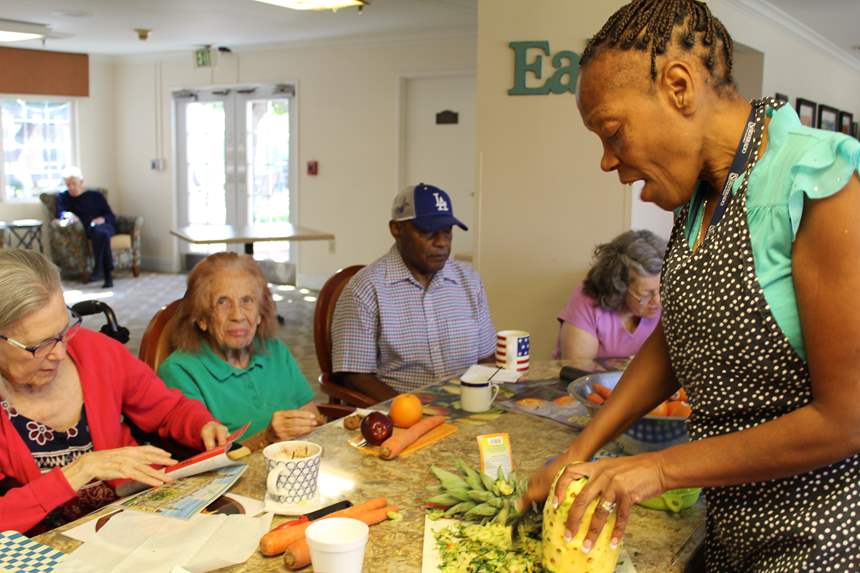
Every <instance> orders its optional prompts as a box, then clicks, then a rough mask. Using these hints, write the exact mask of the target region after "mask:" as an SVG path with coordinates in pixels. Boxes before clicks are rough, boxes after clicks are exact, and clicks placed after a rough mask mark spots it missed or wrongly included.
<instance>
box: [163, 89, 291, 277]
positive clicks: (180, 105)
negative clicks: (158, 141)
mask: <svg viewBox="0 0 860 573" xmlns="http://www.w3.org/2000/svg"><path fill="white" fill-rule="evenodd" d="M293 93H294V92H293V89H292V86H286V85H277V86H265V87H260V86H257V87H236V88H217V89H209V90H184V91H180V92H176V93H175V94H174V100H175V105H176V126H177V129H176V152H177V178H178V190H179V193H178V200H179V204H178V215H179V217H178V219H179V224H180V226H184V225H225V224H227V225H238V226H241V225H245V224H254V223H275V222H292V221H293V219H294V216H295V208H294V206H295V201H294V198H295V193H294V189H295V186H294V185H293V184H292V181H293V169H292V157H293V147H294V146H293V139H294V138H293V132H294V129H293V126H294V125H295V123H294V119H295V118H294V113H293V110H292V107H293V101H294V100H293ZM233 248H234V250H237V251H240V252H241V251H242V245H235V246H234V247H233ZM224 249H225V245H190V246H188V249H187V250H188V252H196V253H210V252H215V251H219V250H224ZM254 256H255V258H258V259H273V260H276V261H283V262H286V261H290V260H292V258H293V257H292V256H291V252H290V243H276V242H261V243H257V244H256V245H255V247H254Z"/></svg>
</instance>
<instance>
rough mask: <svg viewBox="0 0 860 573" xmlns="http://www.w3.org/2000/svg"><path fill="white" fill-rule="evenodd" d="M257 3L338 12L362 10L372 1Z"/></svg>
mask: <svg viewBox="0 0 860 573" xmlns="http://www.w3.org/2000/svg"><path fill="white" fill-rule="evenodd" d="M257 2H262V3H264V4H273V5H275V6H281V7H282V8H292V9H293V10H338V9H339V8H349V7H352V6H358V7H359V8H362V7H363V6H366V5H368V4H370V0H257Z"/></svg>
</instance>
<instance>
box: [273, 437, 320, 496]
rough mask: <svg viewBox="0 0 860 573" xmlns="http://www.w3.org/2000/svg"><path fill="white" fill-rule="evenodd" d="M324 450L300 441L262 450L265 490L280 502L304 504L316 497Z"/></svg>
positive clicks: (277, 444) (283, 443)
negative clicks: (264, 466)
mask: <svg viewBox="0 0 860 573" xmlns="http://www.w3.org/2000/svg"><path fill="white" fill-rule="evenodd" d="M321 456H322V447H321V446H320V445H318V444H315V443H313V442H304V441H300V440H294V441H288V442H277V443H275V444H271V445H269V446H266V447H265V449H263V457H264V458H265V459H266V469H267V470H268V475H267V476H266V490H267V491H268V493H269V496H270V497H271V498H272V499H273V500H274V501H276V502H277V503H289V504H293V503H301V502H303V501H308V500H310V499H313V498H314V497H316V495H317V489H318V486H317V483H318V481H319V473H320V458H321Z"/></svg>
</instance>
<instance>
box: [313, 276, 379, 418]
mask: <svg viewBox="0 0 860 573" xmlns="http://www.w3.org/2000/svg"><path fill="white" fill-rule="evenodd" d="M362 268H364V265H353V266H351V267H346V268H345V269H341V270H339V271H337V272H336V273H335V274H334V275H332V276H331V278H329V279H328V280H327V281H326V283H325V284H324V285H323V287H322V290H320V292H319V295H317V306H316V308H315V309H314V347H315V348H316V351H317V362H319V365H320V372H322V374H320V389H321V390H322V391H323V392H325V393H326V394H327V395H328V397H329V401H330V402H331V403H332V404H349V405H350V406H355V407H357V408H366V407H368V406H372V405H374V404H376V403H377V402H378V400H375V399H374V398H371V397H370V396H368V395H367V394H364V393H363V392H359V391H358V390H353V389H352V388H347V387H346V386H344V385H343V384H341V383H340V382H339V380H338V379H337V376H335V375H334V373H333V372H332V364H331V347H332V341H331V324H332V321H333V319H334V309H335V306H336V305H337V299H338V298H340V293H341V292H343V288H344V287H345V286H346V284H347V283H348V282H349V281H350V279H351V278H352V277H353V276H355V273H357V272H358V271H360V270H361V269H362Z"/></svg>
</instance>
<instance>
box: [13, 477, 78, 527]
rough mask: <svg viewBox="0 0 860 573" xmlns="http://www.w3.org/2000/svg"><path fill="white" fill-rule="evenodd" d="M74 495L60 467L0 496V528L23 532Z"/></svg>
mask: <svg viewBox="0 0 860 573" xmlns="http://www.w3.org/2000/svg"><path fill="white" fill-rule="evenodd" d="M76 495H77V494H76V492H75V490H74V489H72V486H71V485H69V482H68V481H67V480H66V476H64V475H63V472H62V471H61V470H60V468H55V469H53V470H51V471H49V472H48V473H46V474H42V475H41V476H39V477H38V478H36V479H35V480H33V481H31V482H29V483H27V484H26V485H22V486H20V487H15V488H12V489H10V490H9V491H7V492H6V493H5V494H4V495H3V496H2V497H0V527H2V528H3V529H4V530H7V529H13V530H15V531H19V532H21V533H24V532H26V531H27V530H29V529H30V528H32V527H33V526H35V525H36V524H38V523H39V522H40V521H42V520H43V519H44V518H45V516H46V515H48V513H50V512H51V511H52V510H53V509H54V508H55V507H58V506H59V505H61V504H63V503H65V502H67V501H69V500H70V499H72V498H74V497H75V496H76Z"/></svg>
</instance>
